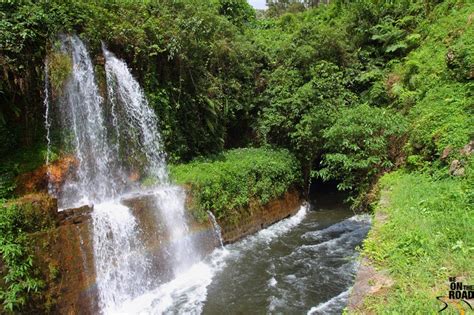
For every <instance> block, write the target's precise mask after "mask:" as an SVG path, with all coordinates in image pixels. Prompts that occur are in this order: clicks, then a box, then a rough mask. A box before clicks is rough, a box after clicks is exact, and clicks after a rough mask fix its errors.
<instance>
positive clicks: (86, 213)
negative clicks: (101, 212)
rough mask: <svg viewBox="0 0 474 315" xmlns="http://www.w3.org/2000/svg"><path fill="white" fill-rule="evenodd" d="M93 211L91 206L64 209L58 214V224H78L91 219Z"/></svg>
mask: <svg viewBox="0 0 474 315" xmlns="http://www.w3.org/2000/svg"><path fill="white" fill-rule="evenodd" d="M93 210H94V207H93V206H87V205H85V206H82V207H79V208H73V209H65V210H62V211H60V212H58V219H59V222H60V224H63V225H65V224H79V223H83V222H85V221H88V220H90V219H91V216H90V215H91V213H92V211H93Z"/></svg>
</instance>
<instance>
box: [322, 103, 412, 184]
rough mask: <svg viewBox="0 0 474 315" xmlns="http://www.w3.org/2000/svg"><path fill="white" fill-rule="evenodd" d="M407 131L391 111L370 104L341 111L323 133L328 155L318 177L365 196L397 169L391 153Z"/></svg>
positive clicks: (402, 120)
mask: <svg viewBox="0 0 474 315" xmlns="http://www.w3.org/2000/svg"><path fill="white" fill-rule="evenodd" d="M405 131H406V122H405V119H404V118H403V117H402V116H401V115H400V114H397V113H395V112H392V111H391V110H389V109H383V108H377V107H371V106H369V105H367V104H361V105H358V106H356V107H352V108H345V109H342V110H341V113H340V115H339V116H338V118H337V119H336V120H335V121H334V123H333V124H332V125H331V126H330V128H328V129H326V130H324V132H323V139H322V141H323V142H324V150H325V153H324V155H323V157H322V161H321V166H322V168H321V169H320V170H319V171H318V172H317V174H318V175H319V177H321V178H322V179H323V180H325V181H327V180H337V181H339V185H338V188H339V189H340V190H351V191H353V192H364V191H366V190H367V188H368V187H369V186H370V184H371V183H372V181H373V180H374V179H375V178H376V176H377V175H379V174H381V173H382V172H383V171H385V170H387V169H390V168H391V167H392V166H393V165H394V163H395V159H396V156H394V155H392V154H391V153H390V152H391V150H390V149H391V146H394V145H397V144H400V141H401V140H403V138H402V136H403V134H404V132H405Z"/></svg>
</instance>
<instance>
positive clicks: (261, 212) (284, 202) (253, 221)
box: [218, 191, 302, 244]
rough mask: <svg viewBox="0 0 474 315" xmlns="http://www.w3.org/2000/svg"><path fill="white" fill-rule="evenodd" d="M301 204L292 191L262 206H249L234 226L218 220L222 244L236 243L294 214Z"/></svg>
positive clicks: (298, 197)
mask: <svg viewBox="0 0 474 315" xmlns="http://www.w3.org/2000/svg"><path fill="white" fill-rule="evenodd" d="M301 204H302V199H301V198H300V195H299V193H298V192H296V191H292V192H287V193H286V194H285V195H284V196H282V197H281V198H278V199H275V200H272V201H270V202H269V203H267V204H266V205H263V206H262V205H259V204H258V203H254V204H251V205H250V209H248V211H245V212H243V213H245V214H244V215H243V217H241V218H240V219H239V222H237V223H236V224H235V223H233V222H228V221H225V220H218V223H219V225H220V226H221V228H222V238H223V239H224V243H225V244H229V243H233V242H236V241H238V240H239V239H241V238H243V237H245V236H247V235H250V234H252V233H255V232H257V231H259V230H261V229H264V228H265V227H267V226H269V225H272V224H273V223H276V222H278V221H280V220H283V219H285V218H287V217H289V216H291V215H293V214H295V213H296V212H298V209H299V208H300V206H301Z"/></svg>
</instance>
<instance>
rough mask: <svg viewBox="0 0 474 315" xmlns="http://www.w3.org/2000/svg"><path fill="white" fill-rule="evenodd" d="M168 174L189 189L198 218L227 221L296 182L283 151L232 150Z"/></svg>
mask: <svg viewBox="0 0 474 315" xmlns="http://www.w3.org/2000/svg"><path fill="white" fill-rule="evenodd" d="M170 171H171V175H172V178H173V179H174V180H175V181H176V182H177V183H179V184H183V185H187V186H189V187H190V189H191V193H192V196H193V199H194V202H195V208H196V209H195V210H197V211H198V213H199V212H200V213H201V216H202V214H203V212H204V215H206V214H205V211H212V212H213V213H214V214H215V215H216V217H217V218H220V219H226V220H229V221H231V222H236V220H237V219H238V218H239V215H240V212H242V211H243V210H244V209H245V208H247V207H248V206H249V204H250V203H251V202H257V203H259V204H262V205H263V204H266V203H267V202H269V201H270V200H271V199H273V198H277V197H280V196H281V195H283V194H284V193H285V192H286V191H288V190H289V189H290V188H291V187H295V186H296V185H298V184H299V183H300V176H299V165H298V162H297V161H296V159H295V158H294V157H293V156H292V155H291V154H290V153H289V152H288V151H286V150H271V149H264V148H259V149H250V148H248V149H235V150H230V151H226V152H224V153H223V154H221V155H217V156H215V157H213V158H209V159H200V160H195V161H193V162H191V163H189V164H181V165H173V166H171V167H170Z"/></svg>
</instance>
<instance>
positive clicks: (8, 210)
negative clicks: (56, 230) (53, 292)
mask: <svg viewBox="0 0 474 315" xmlns="http://www.w3.org/2000/svg"><path fill="white" fill-rule="evenodd" d="M23 210H24V209H23V208H21V207H19V206H17V205H15V204H5V203H4V201H0V254H1V257H2V260H3V262H4V263H5V266H6V267H7V268H6V269H7V271H6V273H5V274H4V276H3V280H4V282H5V285H6V287H2V288H0V301H1V302H2V304H3V307H4V310H5V311H8V312H13V311H17V310H19V309H20V308H21V307H22V306H23V305H25V303H26V302H27V299H28V297H30V296H31V295H32V294H34V293H38V292H39V291H40V290H41V289H42V288H43V282H42V281H41V280H39V279H38V278H36V277H35V275H34V268H33V257H32V256H31V255H30V251H29V249H28V240H27V237H26V234H25V230H27V229H28V226H26V224H27V223H28V222H29V221H30V220H28V219H26V218H25V211H23ZM30 223H31V222H30Z"/></svg>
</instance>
